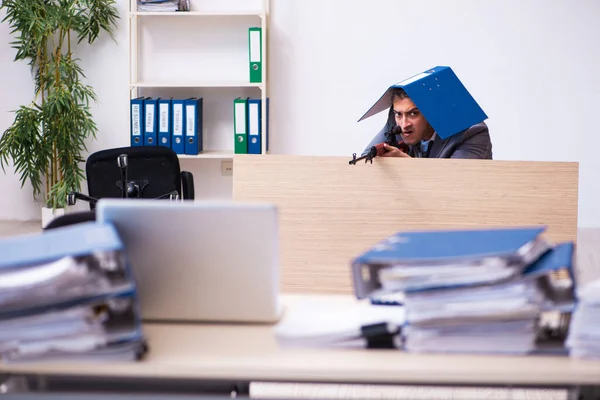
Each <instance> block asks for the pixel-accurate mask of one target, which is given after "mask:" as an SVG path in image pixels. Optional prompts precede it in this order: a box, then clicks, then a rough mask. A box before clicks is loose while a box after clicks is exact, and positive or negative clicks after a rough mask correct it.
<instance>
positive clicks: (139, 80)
mask: <svg viewBox="0 0 600 400" xmlns="http://www.w3.org/2000/svg"><path fill="white" fill-rule="evenodd" d="M258 2H260V9H252V10H247V9H243V10H239V11H238V10H227V9H224V10H205V11H202V10H194V8H193V7H194V0H191V6H192V7H191V8H192V9H191V11H177V12H140V11H137V1H136V0H130V1H129V12H128V31H129V35H128V36H129V98H130V99H133V98H136V97H140V96H142V95H143V96H146V95H149V94H148V93H149V92H148V91H154V90H162V92H161V93H164V96H166V95H167V94H166V93H168V91H169V90H171V89H172V90H196V89H198V90H202V89H210V90H212V91H213V93H214V91H220V90H223V91H227V92H226V93H228V94H232V93H235V91H236V89H240V94H239V96H235V97H242V96H247V93H248V92H247V90H251V91H259V92H260V98H261V100H262V104H263V107H261V114H262V115H261V121H262V127H261V131H262V140H261V145H262V154H266V153H267V150H266V143H267V140H266V134H267V115H266V114H267V113H266V111H267V107H266V99H267V97H268V93H267V88H268V85H267V81H268V78H267V71H268V67H267V66H268V58H267V33H268V32H267V25H268V17H269V0H256V1H255V3H258ZM197 4H201V3H200V2H199V1H197ZM218 4H222V3H219V2H217V6H218ZM241 4H245V3H243V2H242V3H241ZM253 8H254V7H253ZM257 8H258V6H257ZM190 19H192V21H193V19H199V20H200V19H201V21H198V22H197V23H196V22H193V23H192V22H189V23H187V29H188V30H187V31H185V30H183V28H182V32H185V33H181V34H182V35H186V34H189V27H190V25H191V24H194V25H195V24H198V26H199V27H202V25H203V24H206V23H207V22H208V21H211V20H215V19H216V20H218V21H221V20H219V19H225V20H224V21H229V20H231V21H243V22H239V23H240V24H245V23H246V22H248V28H249V27H250V26H260V27H261V28H262V38H261V39H262V82H260V83H253V82H250V80H249V77H248V78H247V79H244V78H245V76H242V79H240V74H239V73H238V74H235V75H237V76H225V77H223V76H219V77H217V78H215V77H212V76H202V75H203V74H202V73H200V74H199V76H193V77H190V76H189V75H190V73H189V70H188V71H187V72H188V76H187V77H183V78H182V77H181V76H178V73H177V72H178V71H177V70H176V68H173V71H170V69H169V65H168V63H165V62H163V64H161V65H158V66H156V67H155V70H160V71H161V74H160V75H161V76H144V74H142V73H140V70H141V69H144V67H147V66H148V64H149V62H148V59H150V60H152V58H149V56H148V55H145V57H146V58H145V59H144V57H142V56H141V54H140V48H141V46H142V45H144V44H145V43H143V42H142V40H141V32H140V27H141V26H142V24H144V25H143V27H144V29H146V34H147V33H148V32H147V31H148V29H152V28H148V26H152V24H153V23H156V24H159V25H160V26H161V28H162V29H163V31H165V30H167V31H171V33H172V32H179V31H178V30H179V29H180V28H181V27H182V26H183V25H185V24H186V22H185V21H190ZM207 19H208V20H207ZM205 36H206V35H205ZM213 39H214V41H218V40H219V36H218V35H217V34H215V35H213V34H210V38H209V39H206V37H203V38H202V40H201V41H198V40H196V41H194V40H190V42H189V43H188V44H186V46H189V48H190V49H192V50H197V51H199V52H200V53H202V48H201V47H200V46H206V45H207V43H209V42H207V41H206V40H213ZM146 42H148V40H146ZM198 42H202V43H198ZM178 45H179V44H178ZM211 45H212V43H211ZM240 45H241V44H240ZM244 45H245V49H246V50H245V52H246V53H245V54H243V56H244V58H245V60H246V61H245V63H246V66H245V68H246V71H247V70H248V68H249V66H248V62H249V61H248V54H247V51H248V49H247V48H248V43H247V36H246V42H245V43H244ZM240 49H241V47H238V48H236V49H232V51H240ZM178 50H179V51H180V52H181V48H179V49H178ZM219 55H220V56H222V57H223V58H226V56H223V55H222V54H219ZM150 57H151V56H150ZM236 57H237V58H236V60H238V62H237V65H239V64H241V62H239V60H241V58H240V54H236ZM150 63H153V61H150ZM184 67H185V65H184ZM165 71H166V72H165ZM168 72H173V73H172V74H171V75H170V76H165V75H168ZM150 75H151V74H150ZM154 75H157V74H154ZM203 97H204V96H203ZM252 97H259V96H258V95H256V96H252ZM204 100H205V102H206V101H207V100H209V99H207V98H204ZM213 107H214V106H213ZM228 107H229V106H228ZM230 107H231V109H233V104H231V105H230ZM211 116H212V115H208V114H207V112H206V110H205V111H204V120H203V124H204V123H205V121H206V120H207V119H210V118H211ZM221 117H222V115H221ZM227 124H230V125H231V129H229V132H227V133H226V135H228V136H227V138H226V139H224V138H223V137H221V138H219V139H221V140H230V141H231V150H229V149H219V147H229V146H222V145H221V146H219V145H216V146H214V145H213V146H211V145H209V146H207V142H209V143H213V144H214V142H215V140H214V138H207V136H210V135H223V134H224V131H223V126H225V125H227ZM205 126H206V125H205ZM219 126H220V127H221V131H219V132H216V130H214V129H206V127H205V128H204V130H203V132H202V136H203V148H204V150H203V152H201V153H200V154H198V155H183V154H180V155H179V158H180V159H221V160H223V159H232V158H233V154H234V150H233V148H234V143H233V140H234V133H233V118H231V121H219Z"/></svg>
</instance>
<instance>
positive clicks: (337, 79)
mask: <svg viewBox="0 0 600 400" xmlns="http://www.w3.org/2000/svg"><path fill="white" fill-rule="evenodd" d="M193 1H194V0H192V2H193ZM205 1H207V0H205ZM232 1H233V0H220V2H216V3H215V0H213V3H215V4H222V5H227V4H228V3H231V2H232ZM238 2H239V1H238ZM118 4H119V8H120V10H121V16H122V19H121V25H120V27H119V30H118V32H117V35H116V38H117V41H118V44H115V43H114V42H112V41H110V40H109V39H105V40H103V41H102V42H101V43H97V44H96V45H95V46H94V48H93V50H92V49H86V50H85V51H83V52H82V53H80V56H81V57H82V58H83V59H84V63H83V67H84V70H85V71H86V74H87V76H88V78H89V83H90V84H91V85H92V86H93V87H94V88H95V90H96V92H97V94H98V96H99V98H100V104H99V105H98V106H97V107H95V109H94V115H95V118H96V121H97V123H98V126H99V130H100V132H99V137H98V140H97V141H96V142H94V143H91V144H90V146H89V148H90V150H91V151H94V150H97V149H101V148H106V147H114V146H121V145H127V144H128V141H129V136H128V98H129V97H128V92H127V82H128V71H127V66H128V63H127V54H128V53H127V43H128V40H127V29H126V10H127V4H126V1H125V0H118ZM199 4H201V3H199V2H198V1H197V3H196V6H197V7H198V5H199ZM203 4H206V3H203ZM598 15H600V2H597V1H595V0H579V1H576V2H567V1H566V0H527V1H516V0H513V1H507V0H502V1H500V0H487V1H477V0H455V1H452V2H449V1H445V0H431V1H428V2H421V1H419V2H415V1H404V0H402V1H401V0H372V1H369V2H363V1H357V0H353V1H342V0H326V1H324V0H302V1H290V0H271V19H270V29H269V46H268V57H269V97H270V98H271V105H270V107H271V108H270V113H271V120H270V150H271V151H272V152H273V153H283V154H315V155H341V156H348V157H349V156H350V155H351V154H352V153H353V152H360V151H362V150H363V149H364V147H365V145H366V144H367V143H368V142H369V141H370V139H371V138H372V136H373V135H374V134H375V133H376V132H377V131H378V130H379V129H380V128H381V126H382V125H383V123H384V120H385V113H381V114H379V115H377V116H375V117H372V118H370V119H368V120H366V121H363V122H360V123H357V122H356V121H357V120H358V118H360V116H362V114H363V113H364V112H365V111H366V110H367V109H368V108H369V106H370V105H371V104H372V103H373V102H374V101H375V100H376V99H378V98H379V96H380V95H381V94H382V93H383V91H384V90H385V89H386V88H387V87H388V86H389V85H390V84H392V83H395V82H397V81H399V80H402V79H404V78H406V77H409V76H411V75H414V74H416V73H419V72H421V71H423V70H425V69H428V68H430V67H432V66H436V65H448V66H451V67H452V68H453V70H454V71H455V73H456V74H457V75H458V76H459V78H460V79H461V80H462V82H463V84H465V86H466V87H467V88H468V89H469V91H470V92H471V93H472V94H473V96H474V97H475V98H476V100H477V101H478V102H479V104H480V105H481V106H482V107H483V109H484V110H485V111H486V113H487V114H488V116H489V119H488V121H487V123H488V125H489V127H490V132H491V136H492V141H493V146H494V158H496V159H504V160H537V161H550V160H551V161H579V163H580V182H579V186H580V199H579V203H580V206H579V211H580V214H579V224H580V226H600V211H599V210H598V207H596V204H597V203H599V202H600V184H598V183H597V179H596V177H595V171H597V170H598V167H599V166H600V161H597V160H596V158H597V157H594V155H595V154H594V152H595V150H596V149H597V148H600V137H598V135H595V134H594V132H595V130H596V128H595V124H594V123H595V112H596V107H597V106H598V105H599V104H600V78H598V77H597V72H598V71H600V53H599V50H598V47H597V45H596V44H595V41H596V38H598V37H600V25H598V24H597V23H596V20H597V17H598ZM2 16H3V15H0V18H1V17H2ZM173 21H175V22H177V21H179V22H177V24H176V25H173V26H169V25H168V24H165V22H164V21H163V20H158V21H154V22H148V23H152V24H155V25H154V28H153V29H152V31H150V30H148V31H147V36H146V39H144V46H145V49H146V50H148V49H151V51H152V54H154V53H156V54H158V55H157V56H156V57H157V58H154V57H153V58H150V55H149V54H143V57H145V58H146V60H147V61H150V62H153V64H150V66H149V67H146V68H145V69H143V70H142V73H144V74H146V77H151V76H157V74H159V75H160V74H161V73H162V72H164V71H165V69H168V68H169V62H168V60H169V59H171V60H173V61H172V62H171V65H170V67H171V68H172V70H173V71H175V70H176V71H178V72H179V73H181V74H182V75H183V76H186V77H188V78H189V77H192V76H195V75H199V74H200V72H202V73H204V74H210V75H213V76H217V75H218V74H220V73H221V74H222V73H224V72H227V73H231V74H232V75H236V74H238V73H241V72H242V71H243V69H244V68H245V64H244V61H241V60H245V54H244V51H245V48H244V47H240V46H239V45H238V44H234V43H237V42H234V41H233V40H232V36H231V35H234V33H231V32H243V30H244V29H245V28H246V27H247V26H248V24H249V23H250V24H251V23H253V20H250V21H248V20H243V19H242V20H240V19H233V20H224V19H219V20H218V21H210V20H194V21H195V22H192V20H187V21H186V22H183V20H182V19H176V20H173ZM161 25H162V27H160V26H161ZM224 27H228V29H225V28H224ZM157 31H158V32H163V33H164V35H158V34H157V33H156V32H157ZM151 32H153V33H151ZM207 32H216V34H215V35H216V36H215V37H214V40H219V41H220V42H219V43H220V44H221V45H218V46H209V45H210V42H207V41H206V37H205V35H204V33H207ZM228 32H230V33H228ZM178 37H179V38H182V39H184V40H185V38H188V40H187V42H185V45H186V46H190V48H186V47H185V46H182V45H181V43H182V42H177V41H176V38H178ZM9 40H11V38H10V37H9V35H8V27H7V25H6V24H0V76H2V77H3V82H4V84H3V89H2V94H1V95H0V130H1V131H4V129H6V127H8V126H9V124H10V123H11V121H12V116H11V114H9V112H8V111H9V110H12V109H15V108H16V107H18V105H19V104H22V103H23V104H25V103H27V102H28V100H29V98H30V95H31V80H30V78H29V75H28V69H27V66H26V65H24V64H15V63H13V62H12V58H13V56H14V52H13V50H12V49H10V47H9V45H8V42H9ZM207 48H208V51H209V52H210V53H208V54H207V53H206V49H207ZM230 50H231V51H233V53H230V54H231V57H233V61H231V59H230V60H229V61H227V60H228V59H227V57H228V55H227V54H228V52H229V51H230ZM186 54H188V55H189V57H190V60H193V62H192V63H191V64H190V63H188V64H183V62H181V61H177V60H179V59H181V58H182V57H185V56H186ZM216 55H220V58H216ZM161 57H162V58H161ZM203 60H204V61H205V62H202V61H203ZM209 60H213V61H215V60H217V61H219V62H216V61H215V62H212V63H210V62H209ZM238 62H240V63H242V64H241V66H240V64H237V63H238ZM146 65H148V64H146ZM224 66H228V67H227V68H229V69H227V68H225V67H224ZM161 71H162V72H161ZM234 79H235V78H234ZM248 90H250V91H251V90H253V89H246V91H235V90H232V89H227V91H225V92H223V93H221V94H220V95H216V92H214V91H212V92H211V91H198V93H200V94H201V95H204V96H205V101H206V100H207V99H212V100H211V101H213V103H212V107H213V109H215V110H218V109H221V106H222V107H223V109H224V110H227V111H224V112H223V114H222V115H214V114H211V115H210V116H205V118H206V119H210V118H213V120H212V121H211V122H209V123H208V124H209V129H208V131H207V145H208V146H213V147H215V148H218V147H221V148H222V147H223V146H229V148H231V147H232V144H231V142H230V140H231V136H232V135H231V134H230V131H229V128H230V126H229V124H230V118H229V117H230V110H229V108H230V99H231V98H232V97H235V96H237V95H248V92H247V91H248ZM255 93H258V92H251V93H249V95H254V94H255ZM149 94H152V93H149ZM212 94H215V96H212ZM219 163H220V161H218V160H184V161H183V168H185V169H188V170H191V171H192V172H193V173H194V174H195V177H196V189H197V196H198V197H199V198H220V197H225V198H227V197H229V196H230V195H231V177H221V176H220V165H219ZM557 201H560V199H557ZM38 215H39V211H38V206H37V205H35V204H33V202H32V201H31V193H30V190H29V188H28V187H27V186H26V187H25V189H23V190H22V191H21V190H20V185H19V182H18V178H17V177H15V176H14V175H13V174H12V173H11V171H10V170H8V171H7V174H6V175H4V174H2V173H0V219H1V218H16V219H30V218H38Z"/></svg>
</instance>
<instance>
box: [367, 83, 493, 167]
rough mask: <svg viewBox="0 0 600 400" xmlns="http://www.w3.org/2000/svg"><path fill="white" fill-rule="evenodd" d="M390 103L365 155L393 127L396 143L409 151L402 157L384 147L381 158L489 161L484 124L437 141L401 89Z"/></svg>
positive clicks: (393, 94)
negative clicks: (395, 130) (405, 145)
mask: <svg viewBox="0 0 600 400" xmlns="http://www.w3.org/2000/svg"><path fill="white" fill-rule="evenodd" d="M391 102H392V106H391V107H390V111H389V114H388V121H387V123H386V125H385V126H384V127H383V129H382V130H381V131H380V132H379V133H378V134H377V135H376V136H375V137H374V138H373V140H372V141H371V143H370V144H369V145H368V146H367V150H365V153H366V151H368V149H369V148H370V147H371V146H374V145H376V144H378V143H381V142H385V141H386V133H387V132H390V131H391V130H392V129H394V128H395V127H396V126H397V127H399V128H400V129H401V133H400V134H397V135H396V139H397V140H398V141H399V142H400V141H402V142H404V143H406V144H407V145H408V146H409V151H408V153H405V152H403V151H402V150H400V149H398V148H395V147H393V146H389V145H387V144H386V145H385V148H386V149H387V152H386V153H385V154H383V155H382V157H420V158H479V159H490V160H491V159H492V142H491V140H490V134H489V131H488V127H487V125H486V124H485V123H484V122H480V123H478V124H475V125H473V126H471V127H469V128H467V129H465V130H464V131H462V132H459V133H457V134H455V135H452V136H450V137H448V138H446V139H441V138H440V137H436V134H435V130H434V129H433V127H432V126H431V125H429V122H427V120H426V119H425V116H423V114H421V112H420V111H419V109H418V108H417V106H416V105H415V103H413V101H412V100H411V99H410V97H408V95H407V94H406V92H405V91H404V90H403V89H402V88H395V89H393V91H392V96H391ZM363 154H364V153H363Z"/></svg>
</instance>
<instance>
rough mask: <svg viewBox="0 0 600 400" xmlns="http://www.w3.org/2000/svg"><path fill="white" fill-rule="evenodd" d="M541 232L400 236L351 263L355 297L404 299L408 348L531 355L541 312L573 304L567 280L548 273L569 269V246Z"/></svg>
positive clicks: (507, 231) (517, 229) (570, 286)
mask: <svg viewBox="0 0 600 400" xmlns="http://www.w3.org/2000/svg"><path fill="white" fill-rule="evenodd" d="M543 230H544V229H543V228H512V229H487V230H481V229H480V230H458V231H448V230H446V231H434V232H423V231H421V232H419V231H416V232H400V233H398V234H396V235H393V236H391V237H389V238H388V239H386V240H384V241H383V242H381V243H379V244H377V245H376V246H375V247H374V248H372V249H370V250H369V251H367V252H365V253H364V254H362V255H361V256H359V257H357V258H356V259H355V260H353V262H352V268H353V278H354V288H355V292H356V294H357V297H359V298H364V297H369V296H381V295H382V294H385V293H396V292H402V293H403V294H404V306H405V308H406V316H407V319H406V326H405V327H404V330H403V336H404V338H405V348H406V349H407V350H409V351H416V352H469V353H478V352H492V353H527V352H532V351H535V350H536V348H537V343H536V342H537V338H538V332H539V331H540V317H541V315H542V313H543V312H544V311H548V310H557V309H560V310H563V311H565V312H566V311H570V310H571V309H572V307H573V304H574V300H573V285H572V282H571V284H567V285H559V284H557V281H556V280H555V279H554V275H553V271H555V270H558V269H561V268H567V269H570V268H571V261H572V256H573V245H572V243H565V244H562V245H560V246H556V247H553V246H551V244H550V243H548V242H547V241H546V240H544V239H543V237H542V236H541V234H542V232H543ZM560 283H562V281H561V282H560Z"/></svg>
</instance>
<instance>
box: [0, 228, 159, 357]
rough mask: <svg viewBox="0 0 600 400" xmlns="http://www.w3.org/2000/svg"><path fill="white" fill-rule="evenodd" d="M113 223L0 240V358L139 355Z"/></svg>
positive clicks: (129, 285) (127, 277)
mask: <svg viewBox="0 0 600 400" xmlns="http://www.w3.org/2000/svg"><path fill="white" fill-rule="evenodd" d="M124 250H125V249H124V248H123V244H122V242H121V240H120V239H119V236H118V234H117V231H116V229H115V228H114V227H113V226H112V225H102V224H96V223H94V222H89V223H83V224H77V225H72V226H69V227H63V228H59V229H54V230H48V231H46V232H44V233H40V234H31V235H21V236H15V237H9V238H5V239H2V240H0V360H1V361H2V362H23V361H42V360H44V361H48V360H52V361H54V360H59V359H60V360H62V359H70V360H115V359H117V360H137V359H139V358H140V357H142V356H143V355H144V353H145V352H146V351H147V347H146V341H145V339H144V336H143V334H142V329H141V323H140V313H139V309H138V298H137V290H136V285H135V281H134V279H133V275H132V272H131V270H130V268H129V265H128V261H127V258H126V257H125V252H124Z"/></svg>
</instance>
